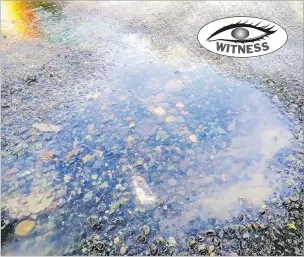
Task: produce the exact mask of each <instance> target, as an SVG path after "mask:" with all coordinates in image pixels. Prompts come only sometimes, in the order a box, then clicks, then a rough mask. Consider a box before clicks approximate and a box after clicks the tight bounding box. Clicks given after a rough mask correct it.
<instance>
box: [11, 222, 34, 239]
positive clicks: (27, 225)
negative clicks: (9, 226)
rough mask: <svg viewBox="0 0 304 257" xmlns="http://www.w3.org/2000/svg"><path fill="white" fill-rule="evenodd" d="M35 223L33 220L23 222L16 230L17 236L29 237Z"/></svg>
mask: <svg viewBox="0 0 304 257" xmlns="http://www.w3.org/2000/svg"><path fill="white" fill-rule="evenodd" d="M35 224H36V223H35V221H32V220H24V221H21V222H20V223H19V224H18V225H17V226H16V229H15V234H16V235H18V236H26V235H28V234H29V233H30V232H31V231H32V229H33V228H34V226H35Z"/></svg>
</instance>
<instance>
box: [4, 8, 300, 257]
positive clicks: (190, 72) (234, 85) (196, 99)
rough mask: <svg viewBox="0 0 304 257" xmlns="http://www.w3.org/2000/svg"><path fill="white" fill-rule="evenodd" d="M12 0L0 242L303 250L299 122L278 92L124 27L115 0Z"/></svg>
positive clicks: (127, 251) (87, 250) (32, 247)
mask: <svg viewBox="0 0 304 257" xmlns="http://www.w3.org/2000/svg"><path fill="white" fill-rule="evenodd" d="M1 7H2V8H1V9H2V11H3V9H4V10H5V12H4V14H5V16H3V15H1V16H2V18H3V17H4V18H3V20H2V31H3V35H2V39H1V52H2V53H3V56H4V58H2V63H3V85H2V117H1V119H2V120H1V121H2V164H1V165H2V169H1V170H2V177H1V182H2V184H1V186H2V187H1V194H2V199H1V208H2V209H1V212H2V219H1V222H2V224H1V225H2V235H5V236H3V237H2V243H3V246H2V254H5V255H38V254H40V255H63V254H64V255H177V254H179V255H180V254H182V255H186V254H190V255H198V254H200V255H211V256H212V255H228V254H229V255H235V254H238V255H301V254H303V252H302V249H303V235H302V231H303V223H302V212H303V196H302V192H303V184H302V183H303V158H304V157H303V156H304V148H303V145H301V137H300V138H299V135H300V133H299V131H301V130H302V127H301V123H300V122H299V120H300V119H299V116H297V115H293V116H291V115H288V114H287V113H286V110H285V109H284V108H283V106H284V104H283V102H281V101H280V99H279V97H278V96H276V97H275V96H273V95H271V94H269V93H268V92H265V91H261V87H262V85H261V84H260V83H258V81H256V82H255V83H252V82H251V81H250V82H248V81H247V80H245V79H241V78H239V76H231V75H230V74H227V72H226V71H225V70H223V68H221V67H218V66H216V65H210V59H208V58H207V57H208V56H206V58H202V57H201V56H199V55H196V54H194V53H193V51H189V50H188V49H187V48H186V47H185V45H183V44H182V43H181V44H177V43H172V44H171V45H167V44H163V43H162V42H161V41H160V42H157V41H155V40H153V39H150V38H149V37H148V36H146V35H145V33H135V32H134V31H133V32H130V31H128V30H126V32H122V30H121V24H116V23H115V22H112V20H109V18H108V17H107V15H106V14H107V8H110V7H111V8H113V9H114V10H115V9H116V8H117V6H116V4H115V3H113V4H109V3H105V5H103V4H99V3H95V4H92V2H91V3H87V2H71V3H68V4H67V3H65V4H60V3H56V4H54V3H49V2H37V3H35V4H29V3H26V2H23V3H16V2H7V3H5V4H3V6H1ZM3 7H5V8H3ZM129 10H130V9H129ZM101 13H104V14H105V15H104V16H103V15H101ZM134 15H135V14H134ZM129 16H130V13H128V15H126V19H127V17H129ZM113 17H114V18H115V15H113ZM135 17H136V15H135ZM13 20H14V22H12V21H13ZM114 20H115V19H114ZM120 23H124V21H123V20H120ZM127 23H128V22H127V21H125V24H127ZM299 96H301V95H299ZM300 108H301V107H300ZM300 108H299V110H300Z"/></svg>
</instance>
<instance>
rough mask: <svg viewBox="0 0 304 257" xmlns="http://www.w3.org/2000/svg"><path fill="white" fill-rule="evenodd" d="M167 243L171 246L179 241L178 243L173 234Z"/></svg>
mask: <svg viewBox="0 0 304 257" xmlns="http://www.w3.org/2000/svg"><path fill="white" fill-rule="evenodd" d="M166 245H167V246H169V247H173V246H176V245H177V243H176V241H175V239H174V237H172V236H171V237H169V238H168V240H167V242H166Z"/></svg>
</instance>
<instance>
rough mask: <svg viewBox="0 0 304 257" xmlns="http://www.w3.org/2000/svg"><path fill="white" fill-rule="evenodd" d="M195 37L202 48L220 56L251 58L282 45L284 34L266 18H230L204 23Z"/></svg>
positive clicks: (280, 28) (281, 29)
mask: <svg viewBox="0 0 304 257" xmlns="http://www.w3.org/2000/svg"><path fill="white" fill-rule="evenodd" d="M198 40H199V42H200V43H201V45H202V46H203V47H205V48H206V49H208V50H210V51H212V52H215V53H218V54H221V55H227V56H233V57H252V56H259V55H264V54H268V53H271V52H274V51H276V50H278V49H279V48H281V47H282V46H283V45H284V44H285V42H286V40H287V34H286V32H285V30H284V29H283V28H282V27H281V26H279V25H278V24H276V23H274V22H271V21H268V20H264V19H259V18H252V17H231V18H225V19H221V20H217V21H214V22H211V23H209V24H207V25H206V26H204V27H203V28H202V29H201V30H200V31H199V33H198Z"/></svg>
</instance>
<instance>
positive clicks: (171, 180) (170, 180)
mask: <svg viewBox="0 0 304 257" xmlns="http://www.w3.org/2000/svg"><path fill="white" fill-rule="evenodd" d="M176 184H177V182H176V180H175V179H174V178H170V179H169V180H168V185H170V186H175V185H176Z"/></svg>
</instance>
